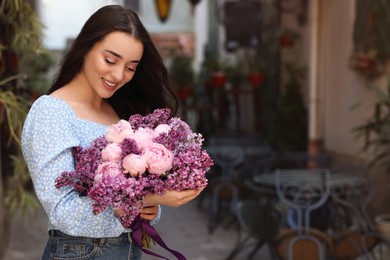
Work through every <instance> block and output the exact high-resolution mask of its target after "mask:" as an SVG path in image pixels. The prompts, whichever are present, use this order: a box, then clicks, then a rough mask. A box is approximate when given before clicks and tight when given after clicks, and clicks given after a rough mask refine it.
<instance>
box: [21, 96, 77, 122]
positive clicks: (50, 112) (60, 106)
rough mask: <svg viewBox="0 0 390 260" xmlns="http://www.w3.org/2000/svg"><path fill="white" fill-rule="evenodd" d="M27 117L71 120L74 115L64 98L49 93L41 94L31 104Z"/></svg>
mask: <svg viewBox="0 0 390 260" xmlns="http://www.w3.org/2000/svg"><path fill="white" fill-rule="evenodd" d="M28 118H30V119H38V118H40V119H44V118H45V119H46V120H53V121H56V120H60V121H63V120H73V119H75V115H74V112H73V110H72V109H71V107H70V106H69V105H68V104H67V103H66V102H65V101H64V100H62V99H59V98H56V97H53V96H50V95H42V96H40V97H39V98H38V99H37V100H35V102H34V103H33V104H32V106H31V108H30V111H29V114H28Z"/></svg>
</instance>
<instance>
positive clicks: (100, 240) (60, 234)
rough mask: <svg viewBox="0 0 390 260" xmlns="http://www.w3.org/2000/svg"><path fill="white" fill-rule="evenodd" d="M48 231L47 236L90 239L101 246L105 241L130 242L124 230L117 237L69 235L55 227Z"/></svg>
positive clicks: (128, 234)
mask: <svg viewBox="0 0 390 260" xmlns="http://www.w3.org/2000/svg"><path fill="white" fill-rule="evenodd" d="M48 233H49V236H50V237H52V238H61V237H64V238H65V237H69V238H77V239H83V240H90V241H93V242H94V243H97V244H99V246H102V245H104V244H105V243H123V242H130V243H131V241H132V239H131V233H130V232H124V233H122V234H121V235H120V236H118V237H102V238H93V237H80V236H71V235H68V234H65V233H63V232H61V231H59V230H56V229H51V230H49V232H48Z"/></svg>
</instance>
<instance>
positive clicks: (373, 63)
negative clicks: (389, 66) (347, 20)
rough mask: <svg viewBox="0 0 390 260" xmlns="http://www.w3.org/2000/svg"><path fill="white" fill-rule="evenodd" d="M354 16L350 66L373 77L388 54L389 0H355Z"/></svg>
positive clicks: (380, 69)
mask: <svg viewBox="0 0 390 260" xmlns="http://www.w3.org/2000/svg"><path fill="white" fill-rule="evenodd" d="M355 17H356V18H355V21H354V31H353V44H354V49H353V51H352V53H351V59H350V67H351V68H352V69H353V70H355V71H356V72H358V73H359V74H360V75H362V76H364V77H365V78H367V79H368V80H372V79H375V78H376V77H378V76H380V75H382V74H383V73H384V68H385V63H386V61H387V60H388V59H389V58H390V38H389V37H390V2H389V1H366V0H357V1H356V16H355Z"/></svg>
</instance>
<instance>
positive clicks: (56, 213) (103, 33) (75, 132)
mask: <svg viewBox="0 0 390 260" xmlns="http://www.w3.org/2000/svg"><path fill="white" fill-rule="evenodd" d="M163 107H169V108H171V110H172V111H177V100H176V98H175V96H174V94H173V92H172V90H171V89H170V87H169V82H168V79H167V70H166V68H165V67H164V64H163V61H162V59H161V57H160V55H159V53H158V51H157V50H156V48H155V46H154V45H153V43H152V41H151V39H150V36H149V34H148V32H147V31H146V29H145V28H144V26H143V25H142V23H141V21H140V20H139V18H138V16H137V15H136V14H135V13H134V12H133V11H131V10H129V9H126V8H124V7H121V6H117V5H110V6H105V7H102V8H101V9H99V10H98V11H96V12H95V13H94V14H93V15H92V16H91V17H90V18H89V19H88V20H87V21H86V23H85V25H84V26H83V28H82V30H81V32H80V33H79V35H78V36H77V38H76V39H75V41H74V43H73V46H72V47H71V48H70V50H69V52H68V53H67V54H66V56H65V58H64V60H63V63H62V65H61V67H60V69H59V71H58V75H57V77H56V78H55V80H54V82H53V84H52V86H51V88H50V89H49V92H48V95H44V96H42V97H40V98H39V99H38V100H36V102H35V103H34V104H33V106H32V107H31V110H30V112H29V114H28V116H27V119H26V121H25V124H24V127H23V133H22V149H23V154H24V157H25V160H26V162H27V165H28V168H29V171H30V173H31V178H32V181H33V184H34V189H35V192H36V194H37V196H38V199H39V201H40V202H41V204H42V205H43V208H44V209H45V211H46V213H47V215H48V217H49V240H48V243H47V246H46V248H45V251H44V254H43V257H42V259H116V260H120V259H140V257H141V250H140V249H139V248H137V247H136V246H135V244H133V243H132V241H131V238H130V233H129V232H131V230H128V229H126V228H124V227H123V226H122V224H121V222H120V219H119V218H118V217H119V216H120V215H121V213H122V212H121V211H120V210H117V211H115V212H113V210H106V211H104V212H102V213H101V214H98V215H94V214H93V213H92V201H91V200H90V199H89V198H88V197H80V196H79V195H78V194H77V193H76V192H75V191H74V190H72V188H71V187H66V188H61V189H56V188H55V186H54V184H55V179H56V178H57V177H58V176H59V175H60V173H61V172H63V171H71V170H74V161H73V157H72V154H71V148H72V147H75V146H83V147H87V146H88V145H89V144H90V143H91V141H92V140H94V139H95V138H97V137H99V136H101V135H103V134H104V133H105V132H106V130H107V126H109V125H111V124H113V123H116V122H118V120H119V119H128V118H129V116H130V115H132V114H134V113H139V114H142V115H145V114H147V113H149V112H152V111H153V110H154V109H156V108H163ZM200 192H201V190H198V191H195V190H188V191H182V192H176V191H166V192H165V193H164V194H163V195H155V194H154V195H147V196H146V197H144V199H143V203H142V205H146V206H144V208H142V209H140V212H141V214H140V216H141V218H144V219H146V220H151V221H152V222H156V221H157V220H158V219H159V212H160V210H159V209H160V208H159V205H165V206H173V207H178V206H181V205H183V204H185V203H187V202H189V201H191V200H193V199H194V198H196V196H198V195H199V193H200Z"/></svg>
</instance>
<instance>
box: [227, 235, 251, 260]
mask: <svg viewBox="0 0 390 260" xmlns="http://www.w3.org/2000/svg"><path fill="white" fill-rule="evenodd" d="M250 237H251V236H250V235H249V234H248V235H246V237H245V238H244V239H242V240H241V232H239V234H238V239H237V243H236V246H235V247H234V248H233V250H232V251H230V254H229V255H228V256H227V257H226V259H225V260H232V259H234V257H235V256H236V255H237V254H238V252H240V250H241V249H242V248H243V246H244V245H245V244H246V242H248V240H249V239H250ZM240 240H241V241H240Z"/></svg>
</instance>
